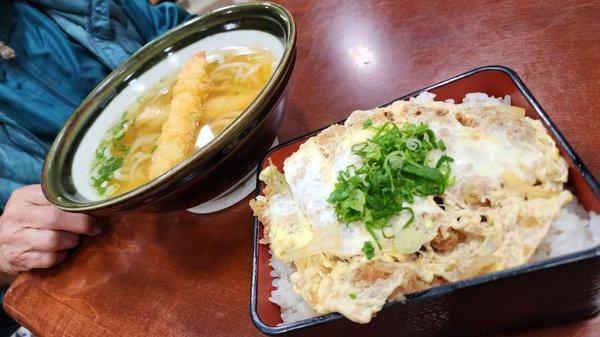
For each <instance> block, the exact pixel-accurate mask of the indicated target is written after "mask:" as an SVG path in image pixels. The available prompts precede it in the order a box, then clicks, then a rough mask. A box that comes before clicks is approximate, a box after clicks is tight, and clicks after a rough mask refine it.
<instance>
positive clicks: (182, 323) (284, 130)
mask: <svg viewBox="0 0 600 337" xmlns="http://www.w3.org/2000/svg"><path fill="white" fill-rule="evenodd" d="M282 3H283V4H284V5H285V6H286V7H287V8H288V9H289V10H290V11H291V13H292V14H293V16H294V18H295V20H296V23H297V26H298V59H297V64H296V69H295V72H294V76H293V79H292V84H291V88H290V89H291V90H290V95H289V101H288V106H287V115H286V116H285V119H284V122H283V125H282V127H281V132H280V139H281V140H283V141H285V140H287V139H290V138H292V137H295V136H298V135H301V134H304V133H306V132H309V131H311V130H313V129H315V128H319V127H322V126H325V125H327V124H330V123H332V122H334V121H337V120H339V119H342V118H343V117H345V116H347V115H348V114H349V113H350V112H351V111H353V110H354V109H358V108H369V107H374V106H377V105H379V104H382V103H385V102H388V101H390V100H392V99H394V98H396V97H399V96H401V95H403V94H405V93H408V92H412V91H413V90H416V89H418V88H421V87H424V86H426V85H428V84H431V83H434V82H437V81H440V80H443V79H446V78H448V77H451V76H453V75H456V74H458V73H461V72H464V71H466V70H469V69H471V68H474V67H478V66H482V65H489V64H501V65H507V66H509V67H511V68H513V69H514V70H515V71H516V72H517V73H518V74H519V75H520V76H521V77H522V79H523V80H524V81H525V83H526V84H527V85H528V86H529V88H530V89H531V91H532V92H533V94H534V95H535V96H536V97H537V99H538V100H539V102H540V103H541V105H542V106H543V107H544V108H545V109H546V111H547V112H548V113H549V114H550V116H551V117H552V119H553V120H554V121H555V123H556V124H557V125H558V128H559V129H560V130H561V131H562V132H563V133H564V135H565V136H566V138H567V139H568V140H569V141H570V142H571V144H572V145H573V147H574V148H575V150H576V151H577V153H579V155H580V156H581V158H582V159H583V161H584V162H585V163H586V164H587V165H588V167H589V168H590V170H591V171H592V173H593V174H594V175H595V176H599V173H600V156H598V155H597V152H598V150H599V149H600V147H599V146H598V145H599V144H600V141H599V138H600V137H599V131H600V123H598V117H599V113H600V112H599V111H600V95H599V94H598V91H597V90H598V87H597V85H598V83H600V20H599V19H598V18H600V2H598V1H580V2H574V1H569V2H567V1H562V2H561V4H560V5H559V4H550V2H546V1H454V0H451V1H440V2H435V3H430V2H427V1H406V2H400V1H350V0H348V1H282ZM556 3H558V2H556ZM107 221H108V222H109V223H111V226H109V228H108V230H107V231H106V232H105V233H104V234H103V235H101V236H100V237H98V238H94V239H92V240H87V241H86V242H84V244H83V246H82V247H81V248H80V249H79V250H78V251H77V252H75V253H74V254H73V256H72V257H71V258H70V259H69V260H68V261H67V262H66V263H64V264H62V265H61V266H59V267H58V268H55V269H52V270H47V271H38V272H33V273H27V274H23V275H21V276H19V278H18V279H17V281H16V282H15V283H14V284H13V285H12V287H11V290H10V291H9V293H8V296H7V297H6V300H5V302H4V305H5V308H6V309H7V310H8V312H9V313H10V314H11V315H12V316H13V317H15V318H16V319H17V320H18V321H19V322H21V323H22V324H24V325H25V326H27V327H29V328H30V329H31V330H32V331H34V332H35V333H37V334H39V335H40V336H117V335H122V336H132V337H137V336H258V335H260V333H259V332H258V331H257V330H256V328H255V327H254V326H253V325H252V323H251V321H250V316H249V310H248V300H249V290H250V268H251V242H252V238H251V233H252V229H251V211H250V209H249V207H248V206H247V202H242V203H240V204H238V205H237V206H234V207H232V208H230V209H228V210H226V211H224V212H221V213H217V214H213V215H194V214H190V213H187V212H184V211H182V212H175V213H168V214H160V215H128V216H122V217H113V218H110V219H107ZM599 331H600V317H599V316H597V317H596V318H592V319H589V320H585V321H581V322H575V323H571V324H567V325H561V326H554V327H546V328H542V329H541V330H540V329H539V328H538V330H529V331H521V332H519V333H516V334H513V335H511V336H592V335H595V336H598V334H599Z"/></svg>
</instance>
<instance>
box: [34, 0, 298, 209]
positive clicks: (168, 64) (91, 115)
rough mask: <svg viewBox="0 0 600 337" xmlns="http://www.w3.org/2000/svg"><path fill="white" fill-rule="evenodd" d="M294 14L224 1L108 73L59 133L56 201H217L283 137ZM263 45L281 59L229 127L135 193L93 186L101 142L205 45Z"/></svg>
mask: <svg viewBox="0 0 600 337" xmlns="http://www.w3.org/2000/svg"><path fill="white" fill-rule="evenodd" d="M295 41H296V31H295V25H294V22H293V19H292V17H291V15H290V13H289V12H288V11H287V10H285V9H284V8H282V7H280V6H278V5H275V4H271V3H246V4H239V5H233V6H229V7H224V8H221V9H218V10H216V11H214V12H211V13H209V14H207V15H204V16H202V17H198V18H195V19H193V20H191V21H188V22H186V23H184V24H183V25H181V26H178V27H176V28H174V29H172V30H170V31H168V32H167V33H165V34H164V35H162V36H160V37H158V38H157V39H155V40H153V41H152V42H150V43H149V44H147V45H146V46H144V47H143V48H142V49H140V50H139V51H138V52H136V53H135V54H134V55H132V56H131V57H130V58H129V59H128V60H127V61H126V62H124V63H123V64H122V65H121V66H119V67H118V68H117V69H115V70H114V71H113V72H112V73H111V74H110V75H109V76H108V77H107V78H106V79H104V80H103V81H102V82H101V83H100V84H99V85H98V86H97V87H96V88H95V89H94V90H93V91H92V92H91V93H90V94H89V96H88V97H87V98H86V99H85V100H84V101H83V102H82V103H81V105H80V106H79V107H78V108H77V109H76V110H75V112H74V113H73V115H72V116H71V118H70V119H69V120H68V121H67V122H66V124H65V126H64V127H63V129H62V130H61V132H60V133H59V134H58V136H57V138H56V139H55V141H54V143H53V144H52V147H51V148H50V151H49V153H48V156H47V158H46V161H45V164H44V168H43V171H42V188H43V191H44V194H45V195H46V197H47V198H48V200H49V201H50V202H52V203H53V204H54V205H56V206H57V207H59V208H61V209H63V210H66V211H70V212H83V213H88V214H93V215H105V214H109V213H110V214H114V213H119V212H131V211H135V212H164V211H170V210H177V209H185V208H189V207H191V206H195V205H198V204H201V203H203V202H206V201H209V200H211V199H213V198H215V197H217V196H219V195H220V194H221V193H223V192H225V191H227V190H228V189H230V188H231V187H233V186H234V185H235V184H236V183H238V182H239V181H240V180H242V179H243V178H244V177H246V176H247V175H248V173H250V172H253V171H254V168H255V167H256V165H257V163H258V161H259V159H260V157H261V156H262V155H263V154H264V153H265V152H266V151H267V150H268V149H269V148H270V146H271V145H272V144H273V142H274V141H275V139H276V134H277V129H278V128H279V125H280V122H281V119H282V116H283V111H284V106H285V97H286V88H287V85H288V82H289V79H290V75H291V73H292V70H293V66H294V60H295V48H296V46H295ZM228 46H242V47H243V46H248V47H254V46H261V47H265V48H267V49H269V50H270V51H271V52H272V53H273V55H274V59H275V64H276V65H275V66H274V68H273V73H272V75H271V78H270V80H269V81H268V82H267V84H266V85H265V87H264V88H263V89H262V90H261V91H260V93H259V94H258V96H257V97H256V98H255V99H254V100H253V101H252V103H251V104H250V105H249V106H248V108H247V109H246V110H245V111H244V112H243V113H241V115H240V116H239V117H237V118H236V119H235V120H234V121H233V122H232V123H231V124H230V125H229V126H228V127H227V128H226V129H225V130H224V131H223V132H222V133H221V134H219V135H218V136H217V137H216V138H215V139H213V140H212V141H210V142H209V143H208V144H206V145H205V146H204V147H202V148H200V149H199V150H197V151H195V152H194V153H193V154H192V155H191V156H190V157H188V158H187V159H185V160H183V161H182V162H180V163H179V164H178V165H176V166H175V167H173V168H172V169H171V170H169V171H168V172H166V173H165V174H163V175H161V176H159V177H157V178H156V179H154V180H151V181H149V182H148V183H146V184H144V185H142V186H140V187H137V188H135V189H133V190H131V191H129V192H126V193H124V194H120V195H117V196H110V197H108V198H102V197H101V196H100V195H98V194H97V193H96V192H95V191H94V189H93V188H92V186H91V177H90V174H91V173H90V171H91V170H90V167H91V163H92V160H93V156H94V153H95V150H96V148H97V147H98V144H99V143H100V141H101V139H102V138H103V137H104V135H105V134H106V132H107V130H108V129H109V128H110V127H111V126H113V125H114V124H115V123H116V122H117V121H118V120H119V118H120V117H121V116H122V114H123V112H124V111H125V110H126V109H127V108H128V107H129V106H130V105H131V104H133V103H134V102H135V101H136V100H138V99H139V98H140V97H142V96H143V95H144V93H145V92H147V90H148V89H149V88H152V87H154V86H155V85H156V84H157V83H158V82H159V81H160V80H161V79H163V78H164V77H165V76H167V75H169V74H172V73H174V72H176V71H177V70H178V69H179V68H180V67H181V65H182V63H184V62H185V61H187V60H188V59H189V58H190V57H191V56H192V55H194V54H195V53H197V52H199V51H207V52H210V51H213V50H218V49H220V48H224V47H228Z"/></svg>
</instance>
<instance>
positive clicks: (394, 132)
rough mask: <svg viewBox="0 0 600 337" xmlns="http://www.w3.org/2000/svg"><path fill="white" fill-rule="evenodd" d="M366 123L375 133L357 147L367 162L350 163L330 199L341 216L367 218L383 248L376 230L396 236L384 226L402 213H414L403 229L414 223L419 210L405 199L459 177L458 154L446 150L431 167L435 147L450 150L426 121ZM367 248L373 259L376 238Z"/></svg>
mask: <svg viewBox="0 0 600 337" xmlns="http://www.w3.org/2000/svg"><path fill="white" fill-rule="evenodd" d="M363 127H364V128H365V129H371V130H373V131H374V132H375V135H373V136H372V137H371V138H369V139H368V140H367V141H365V142H362V143H358V144H356V145H354V146H353V147H352V152H353V153H355V154H356V155H358V156H359V157H360V158H361V159H362V161H363V165H362V166H361V167H356V166H355V165H350V166H348V167H347V168H346V170H344V171H341V172H340V173H339V175H338V181H337V183H336V185H335V189H334V191H333V192H332V193H331V195H330V196H329V198H328V199H327V200H328V201H329V202H330V203H332V204H333V205H335V211H336V215H337V218H338V220H339V221H341V222H343V223H352V222H356V221H363V222H364V224H365V228H366V230H367V231H368V232H369V233H370V234H371V236H372V237H373V239H374V240H375V243H376V244H377V245H378V246H379V247H380V248H381V246H380V244H379V240H378V238H377V236H376V235H375V231H376V230H381V231H382V234H383V236H384V237H386V238H393V236H389V235H387V234H386V233H385V231H384V228H386V227H388V226H390V224H389V221H390V219H391V218H392V217H394V216H396V215H398V214H400V213H402V212H406V213H407V215H408V220H407V221H406V223H404V225H403V228H406V227H408V226H409V225H410V224H411V223H412V222H413V221H414V214H413V211H412V209H411V208H410V207H406V205H405V204H406V203H412V202H413V201H414V197H415V196H428V195H440V194H443V193H444V190H445V189H446V187H448V186H449V185H451V183H452V180H453V179H452V177H451V164H452V162H453V159H452V158H451V157H449V156H447V155H445V154H442V155H441V157H440V158H439V159H438V160H437V162H436V164H435V166H433V167H432V166H428V164H427V160H428V157H429V154H430V153H431V151H433V150H440V151H445V150H446V145H445V144H444V142H443V141H442V140H438V139H437V138H436V136H435V134H434V132H433V131H432V130H431V129H430V128H429V126H428V125H426V124H419V125H416V124H412V123H406V124H404V125H402V126H401V127H399V126H398V125H396V124H394V123H391V122H388V123H384V124H382V125H380V126H373V122H372V121H371V120H370V119H369V120H367V121H365V122H364V123H363ZM362 250H363V252H364V253H365V255H366V256H367V258H368V259H371V258H372V257H373V256H374V247H373V245H372V243H371V242H370V241H367V242H365V243H364V245H363V249H362Z"/></svg>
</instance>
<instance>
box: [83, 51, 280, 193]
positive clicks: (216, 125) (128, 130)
mask: <svg viewBox="0 0 600 337" xmlns="http://www.w3.org/2000/svg"><path fill="white" fill-rule="evenodd" d="M202 57H204V55H202ZM188 62H191V60H190V61H188ZM206 62H208V63H206ZM206 62H204V64H205V65H206V66H205V67H206V68H205V72H204V73H207V74H208V80H209V81H210V82H209V83H210V86H209V89H208V93H207V95H206V93H205V95H204V97H202V100H201V107H199V108H198V107H196V106H194V104H189V105H192V106H191V107H190V109H194V110H198V112H199V113H198V114H197V115H196V117H198V123H195V124H194V127H192V128H190V126H189V125H184V126H185V127H186V128H187V129H193V130H192V131H194V132H195V135H194V138H193V141H194V140H195V149H197V148H199V147H201V146H204V145H205V144H207V143H208V142H210V140H211V139H213V138H214V137H216V136H217V135H219V134H220V133H221V132H223V131H224V130H225V128H227V126H228V125H229V124H231V122H233V120H235V119H236V118H237V117H238V116H239V115H240V114H241V113H242V112H243V111H244V110H245V109H246V108H247V107H248V106H249V105H250V103H252V101H253V100H254V98H255V97H256V96H257V95H258V93H259V92H260V90H261V89H262V88H263V87H264V85H265V84H266V82H267V81H268V80H269V78H270V77H271V73H272V69H273V55H272V54H271V52H269V51H268V50H267V49H265V48H249V47H228V48H223V49H220V50H218V51H217V52H211V53H209V54H208V55H206ZM186 66H188V67H189V65H187V64H186V65H184V67H183V68H182V69H186V68H185V67H186ZM188 69H189V68H188ZM188 73H193V72H189V71H188ZM185 76H186V74H184V73H183V70H182V72H181V74H177V73H176V74H172V75H170V76H168V77H166V78H164V79H163V80H161V81H160V83H158V85H156V86H155V87H154V88H151V89H150V90H149V91H148V92H147V93H146V94H145V95H144V96H142V97H140V98H139V99H138V101H137V102H136V103H134V104H133V105H132V106H130V108H129V109H128V110H127V111H125V112H124V114H123V116H122V117H121V119H120V120H119V121H118V122H117V123H116V124H115V125H114V126H112V127H111V128H110V129H109V130H108V131H107V132H106V134H105V136H104V138H103V139H102V141H101V142H100V144H99V146H98V148H97V150H96V154H95V159H94V161H93V162H92V167H91V180H92V185H93V187H94V188H95V189H96V191H97V192H98V193H99V194H100V195H101V196H103V197H107V196H111V195H118V194H121V193H125V192H127V191H129V190H131V189H133V188H136V187H138V186H140V185H142V184H145V183H146V182H148V181H149V180H151V179H152V177H153V176H156V175H157V174H152V175H149V170H150V167H151V165H153V164H155V163H153V161H152V160H151V158H152V155H153V152H155V151H157V145H158V141H159V137H160V136H161V133H163V132H177V128H176V131H173V130H168V131H167V130H165V128H166V122H167V121H168V120H169V116H170V114H171V108H172V106H176V105H174V102H173V100H174V97H173V96H174V93H173V88H174V86H176V85H178V81H186V80H187V81H193V80H194V78H191V79H190V78H188V79H186V78H185ZM188 76H189V75H188ZM185 84H186V83H184V84H183V85H185ZM188 94H189V93H188ZM192 96H193V95H192ZM184 99H188V100H187V101H185V102H194V101H193V100H191V101H190V100H189V97H187V98H186V97H184ZM172 103H173V104H172ZM178 107H181V105H179V106H178ZM185 120H187V119H185ZM179 129H181V128H179ZM175 136H177V135H175ZM163 138H164V137H163ZM165 141H166V142H168V140H165V139H161V142H162V143H164V142H165ZM163 145H164V144H163ZM171 145H173V144H171ZM172 148H175V147H174V146H172ZM160 150H161V149H159V151H160ZM162 150H164V149H162ZM189 154H191V153H186V156H187V155H189ZM178 160H179V159H178ZM175 164H177V163H173V164H169V167H167V169H169V168H171V167H172V166H173V165H175ZM155 171H156V170H155ZM163 171H164V170H163ZM160 173H162V171H161V172H160Z"/></svg>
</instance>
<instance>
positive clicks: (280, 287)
mask: <svg viewBox="0 0 600 337" xmlns="http://www.w3.org/2000/svg"><path fill="white" fill-rule="evenodd" d="M434 98H435V94H432V93H429V92H425V91H424V92H421V93H420V94H419V95H418V96H416V97H414V98H411V99H410V100H411V101H415V102H419V103H426V102H431V101H433V100H434ZM446 102H447V103H454V100H446ZM463 103H464V104H468V105H481V104H508V105H510V104H511V100H510V96H508V95H507V96H504V98H499V97H498V98H495V97H494V96H491V97H490V96H488V95H487V94H484V93H469V94H467V95H466V96H465V98H463ZM597 245H600V215H598V214H597V213H595V212H593V211H592V212H589V213H588V212H586V211H585V210H584V209H583V207H582V206H581V205H580V204H579V203H578V202H577V201H576V200H573V201H572V202H570V203H569V204H568V205H567V206H566V207H565V208H563V209H562V210H561V212H560V213H559V215H558V217H557V218H556V220H554V222H553V223H552V225H551V226H550V229H549V231H548V234H547V236H546V238H544V240H543V241H542V243H541V244H540V246H539V247H538V249H537V250H536V252H535V254H534V256H533V257H532V259H531V262H536V261H540V260H544V259H548V258H551V257H556V256H561V255H565V254H569V253H574V252H577V251H583V250H586V249H589V248H592V247H595V246H597ZM269 264H270V265H271V267H273V270H272V271H271V276H272V277H273V287H274V288H275V289H274V290H273V291H272V292H271V297H269V301H271V302H273V303H275V304H277V305H278V306H279V307H280V308H281V318H282V320H283V323H292V322H297V321H301V320H304V319H307V318H311V317H316V316H318V314H317V313H316V312H315V311H314V310H313V309H312V308H311V307H310V306H309V305H308V303H306V301H304V300H303V299H302V298H301V297H300V296H299V295H298V294H296V293H295V292H294V290H293V286H292V282H291V281H290V276H291V275H292V274H293V273H294V271H295V269H294V267H293V266H292V265H291V264H289V263H285V262H282V261H279V260H277V259H276V258H275V257H274V256H272V255H271V259H270V261H269Z"/></svg>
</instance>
